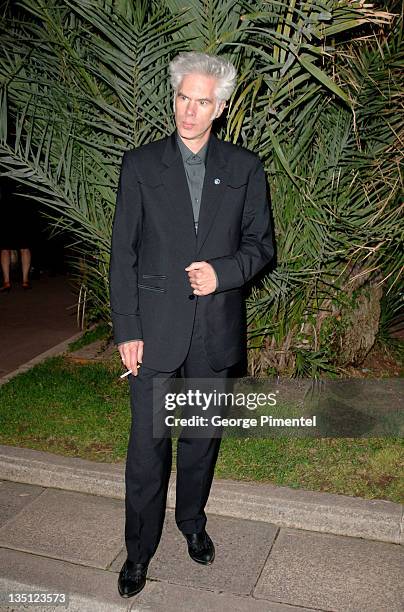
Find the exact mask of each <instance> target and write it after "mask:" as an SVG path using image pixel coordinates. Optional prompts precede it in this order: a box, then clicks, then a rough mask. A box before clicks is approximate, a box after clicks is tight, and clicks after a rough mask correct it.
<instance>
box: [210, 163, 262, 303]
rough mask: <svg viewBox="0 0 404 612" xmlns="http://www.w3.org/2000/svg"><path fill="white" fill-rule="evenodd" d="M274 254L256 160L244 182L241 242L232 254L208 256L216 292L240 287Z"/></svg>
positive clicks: (260, 170)
mask: <svg viewBox="0 0 404 612" xmlns="http://www.w3.org/2000/svg"><path fill="white" fill-rule="evenodd" d="M273 254H274V248H273V243H272V229H271V220H270V214H269V206H268V199H267V185H266V178H265V172H264V168H263V165H262V163H261V161H260V160H257V163H256V165H255V166H254V168H253V170H252V171H251V175H250V177H249V181H248V185H247V193H246V201H245V204H244V211H243V217H242V225H241V240H240V246H239V248H238V250H237V251H236V253H235V254H234V255H226V256H224V257H213V258H212V259H208V260H207V261H208V263H210V264H211V265H212V267H213V268H214V270H215V272H216V275H217V278H218V281H219V282H218V288H217V289H216V290H215V293H220V292H221V291H227V290H229V289H235V288H237V287H242V286H243V285H244V284H245V283H246V282H248V281H249V280H250V279H251V278H253V277H254V276H255V275H256V274H257V273H258V272H259V271H260V270H261V269H262V268H263V267H264V266H265V265H266V264H267V263H269V262H270V261H271V259H272V257H273Z"/></svg>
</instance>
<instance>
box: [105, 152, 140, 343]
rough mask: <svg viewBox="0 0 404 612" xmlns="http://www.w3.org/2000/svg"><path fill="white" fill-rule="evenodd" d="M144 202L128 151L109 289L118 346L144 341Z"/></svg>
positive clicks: (118, 200)
mask: <svg viewBox="0 0 404 612" xmlns="http://www.w3.org/2000/svg"><path fill="white" fill-rule="evenodd" d="M141 229H142V201H141V194H140V188H139V183H138V181H137V178H136V173H135V171H134V167H133V163H132V160H131V158H130V156H129V154H128V152H125V153H124V155H123V158H122V165H121V170H120V176H119V184H118V192H117V198H116V208H115V214H114V221H113V226H112V240H111V258H110V265H109V289H110V304H111V318H112V325H113V331H114V341H115V343H116V344H119V343H122V342H128V341H129V340H138V339H142V338H143V334H142V325H141V321H140V314H139V296H138V287H137V280H138V248H139V243H140V237H141Z"/></svg>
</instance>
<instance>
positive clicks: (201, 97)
mask: <svg viewBox="0 0 404 612" xmlns="http://www.w3.org/2000/svg"><path fill="white" fill-rule="evenodd" d="M216 85H217V79H215V77H210V76H206V75H204V74H188V75H186V76H185V77H184V78H183V79H182V81H181V83H180V86H179V87H178V90H177V92H176V95H175V105H174V109H175V124H176V126H177V130H178V132H179V134H180V136H181V138H182V139H183V140H184V141H185V143H186V144H187V146H189V148H190V149H193V148H196V151H197V150H198V148H197V147H199V148H201V147H202V146H203V145H204V144H205V142H207V140H208V138H209V134H210V131H211V129H212V122H213V120H214V119H215V118H216V117H219V116H220V115H221V114H222V112H223V109H224V106H225V102H221V103H220V105H218V104H217V99H216V96H215V88H216ZM196 151H195V152H196Z"/></svg>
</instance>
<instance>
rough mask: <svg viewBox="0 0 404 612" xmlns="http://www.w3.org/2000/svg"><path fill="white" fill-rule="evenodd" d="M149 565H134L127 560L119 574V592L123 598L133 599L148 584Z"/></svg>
mask: <svg viewBox="0 0 404 612" xmlns="http://www.w3.org/2000/svg"><path fill="white" fill-rule="evenodd" d="M148 567H149V564H148V563H134V562H133V561H129V559H126V561H125V563H124V564H123V566H122V569H121V571H120V573H119V578H118V591H119V594H120V595H121V597H133V595H137V594H138V593H140V591H141V590H142V589H143V587H144V585H145V584H146V575H147V568H148Z"/></svg>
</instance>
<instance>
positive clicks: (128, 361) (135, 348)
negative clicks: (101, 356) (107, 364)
mask: <svg viewBox="0 0 404 612" xmlns="http://www.w3.org/2000/svg"><path fill="white" fill-rule="evenodd" d="M143 345H144V342H143V340H130V341H129V342H123V343H122V344H120V345H119V346H118V349H119V352H120V354H121V359H122V363H123V364H124V365H125V366H126V367H127V369H128V370H132V374H133V376H137V373H138V367H140V366H138V363H142V361H143Z"/></svg>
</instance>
